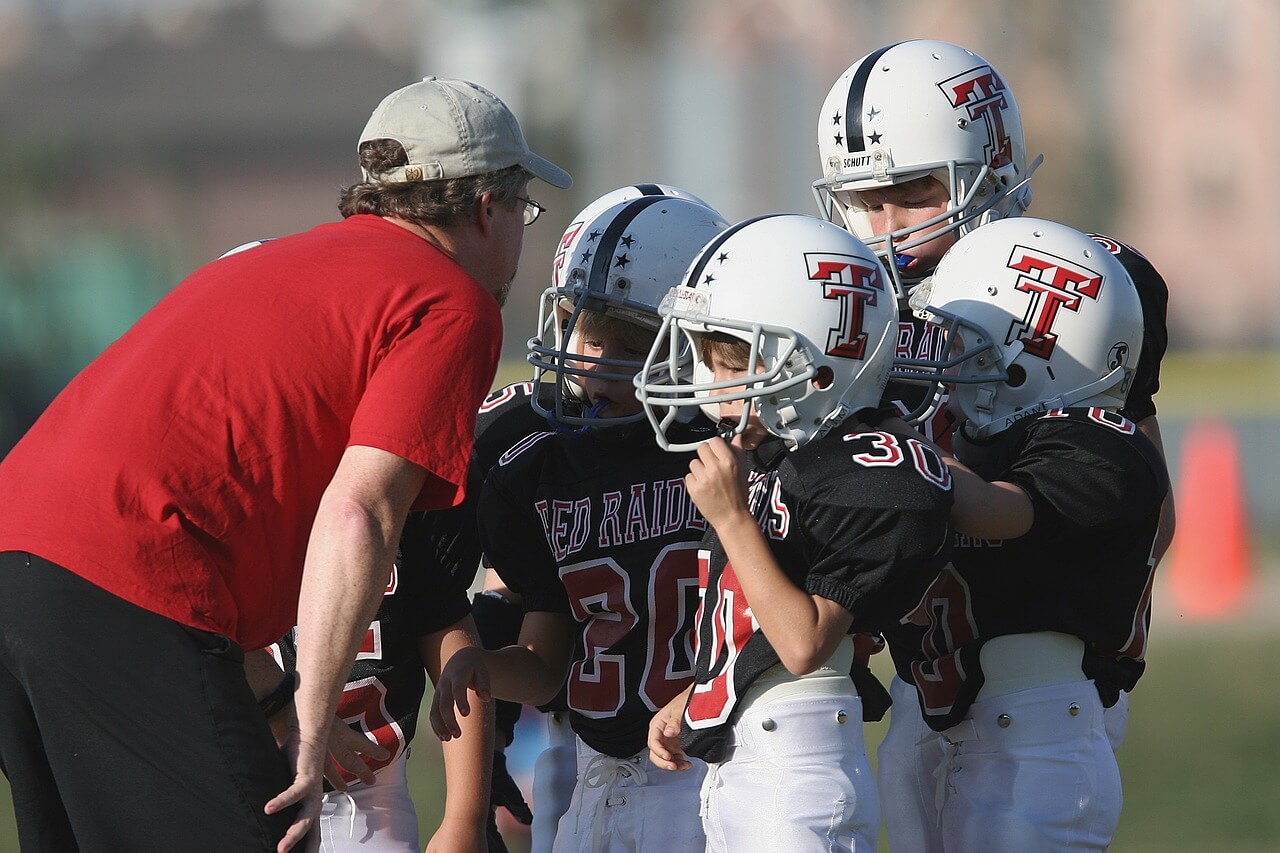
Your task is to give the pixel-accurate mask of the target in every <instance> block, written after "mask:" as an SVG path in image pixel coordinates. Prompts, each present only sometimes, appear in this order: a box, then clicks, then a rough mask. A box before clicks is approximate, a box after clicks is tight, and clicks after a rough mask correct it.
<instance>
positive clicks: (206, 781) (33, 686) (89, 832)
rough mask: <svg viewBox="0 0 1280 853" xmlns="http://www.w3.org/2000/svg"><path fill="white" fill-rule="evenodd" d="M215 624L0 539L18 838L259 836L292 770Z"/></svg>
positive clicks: (168, 846)
mask: <svg viewBox="0 0 1280 853" xmlns="http://www.w3.org/2000/svg"><path fill="white" fill-rule="evenodd" d="M243 661H244V655H243V653H242V652H241V650H240V648H239V647H238V646H237V645H236V644H235V643H233V642H231V641H230V640H228V639H227V638H225V637H221V636H218V635H216V634H210V633H207V632H204V631H197V630H194V629H191V628H187V627H185V626H182V625H180V624H178V623H177V622H174V621H172V620H170V619H166V618H164V617H162V616H157V615H156V614H154V613H151V612H149V611H146V610H143V609H142V608H139V607H135V606H134V605H132V604H129V603H128V602H126V601H123V600H121V599H119V598H116V597H115V596H113V595H111V594H110V593H107V592H105V591H104V590H102V589H100V588H98V587H96V586H94V585H93V584H91V583H88V582H87V581H85V580H83V579H81V578H80V577H78V576H77V575H75V574H73V573H71V572H69V571H67V570H66V569H63V568H62V567H60V566H57V565H54V564H53V563H49V562H47V561H45V560H42V559H40V558H39V557H34V556H31V555H28V554H24V553H19V552H12V551H10V552H5V553H0V767H2V768H3V770H4V773H5V775H6V776H7V777H8V778H9V784H10V786H11V787H12V790H13V805H14V810H15V812H16V814H17V818H18V837H19V840H20V842H21V845H22V849H23V850H24V851H30V850H48V851H64V850H72V851H73V850H83V851H129V853H133V852H134V851H152V850H156V851H161V850H163V851H170V850H184V851H187V850H190V851H202V850H208V851H219V852H220V851H233V850H267V849H273V848H274V847H275V844H276V843H277V842H278V841H279V839H280V838H281V837H282V836H283V835H284V832H285V830H286V829H288V826H289V823H290V822H291V821H292V819H293V816H294V810H292V809H290V810H287V811H286V812H285V813H283V814H276V815H270V816H268V815H265V814H263V811H262V807H263V806H264V805H265V804H266V802H267V800H269V799H271V798H272V797H274V796H275V795H276V794H278V793H280V792H281V791H283V790H284V789H285V788H286V787H288V785H289V783H290V782H291V781H292V774H291V773H290V772H289V767H288V763H287V762H286V761H285V759H284V757H283V756H282V755H281V754H280V751H279V750H278V749H277V748H276V745H275V740H274V739H273V738H272V736H271V731H270V729H269V728H268V727H267V724H266V721H265V720H264V719H263V716H262V713H261V712H260V711H259V710H258V706H257V703H256V702H255V701H254V698H253V693H252V692H251V691H250V689H249V685H248V683H247V682H246V681H245V677H244V668H243Z"/></svg>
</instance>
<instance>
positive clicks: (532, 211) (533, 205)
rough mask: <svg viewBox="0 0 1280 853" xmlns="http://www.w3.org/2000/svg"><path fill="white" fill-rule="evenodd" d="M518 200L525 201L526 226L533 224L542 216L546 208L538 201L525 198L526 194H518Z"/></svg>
mask: <svg viewBox="0 0 1280 853" xmlns="http://www.w3.org/2000/svg"><path fill="white" fill-rule="evenodd" d="M516 201H522V202H524V224H525V225H526V226H529V225H532V224H533V223H535V222H537V221H538V217H539V216H541V215H542V214H543V212H544V211H545V210H546V208H545V207H543V206H542V205H540V204H538V203H537V202H536V201H534V200H533V199H531V198H525V197H524V196H516Z"/></svg>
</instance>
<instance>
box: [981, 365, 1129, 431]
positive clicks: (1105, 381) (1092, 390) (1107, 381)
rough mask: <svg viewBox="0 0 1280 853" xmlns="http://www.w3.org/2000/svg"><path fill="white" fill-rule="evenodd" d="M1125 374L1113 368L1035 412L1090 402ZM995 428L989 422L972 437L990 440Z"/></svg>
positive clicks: (1051, 400)
mask: <svg viewBox="0 0 1280 853" xmlns="http://www.w3.org/2000/svg"><path fill="white" fill-rule="evenodd" d="M1124 374H1125V369H1124V367H1123V366H1117V367H1113V368H1111V370H1109V371H1107V372H1106V373H1105V374H1103V376H1102V377H1101V378H1099V379H1095V380H1094V381H1092V382H1090V383H1088V384H1087V385H1081V386H1080V387H1079V388H1077V389H1076V390H1074V391H1068V392H1067V393H1065V394H1060V395H1059V396H1057V397H1054V398H1052V399H1049V400H1045V401H1043V402H1040V403H1037V404H1036V406H1035V410H1034V411H1035V412H1047V411H1049V410H1050V409H1069V408H1071V407H1072V406H1075V405H1077V404H1079V403H1081V402H1082V401H1084V400H1088V399H1089V398H1090V397H1095V396H1097V395H1098V394H1102V393H1104V392H1106V391H1109V390H1111V389H1112V388H1114V387H1115V386H1116V385H1117V384H1119V383H1120V381H1121V380H1123V379H1124ZM1028 417H1030V415H1028ZM994 426H995V421H988V422H987V423H985V424H983V425H982V426H980V427H976V428H974V429H973V430H972V431H971V433H972V436H973V437H974V438H979V439H982V438H988V437H990V436H991V435H992V434H993V433H992V427H994Z"/></svg>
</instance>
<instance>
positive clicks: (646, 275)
mask: <svg viewBox="0 0 1280 853" xmlns="http://www.w3.org/2000/svg"><path fill="white" fill-rule="evenodd" d="M728 226H729V223H728V222H727V221H726V220H725V219H724V217H723V216H721V215H720V214H719V213H717V212H716V211H715V210H713V209H712V208H710V207H708V206H707V205H706V203H704V202H703V201H701V200H700V199H698V198H697V197H696V196H694V195H693V194H691V193H688V192H686V191H685V190H681V189H678V188H676V187H669V186H666V185H663V184H636V185H634V186H630V187H623V188H621V189H618V190H614V191H613V192H610V193H607V194H606V195H604V196H602V197H601V198H599V199H597V200H596V201H594V202H592V203H591V204H589V205H588V206H587V207H586V208H584V209H583V211H582V212H581V213H579V214H578V215H577V216H575V217H574V218H573V222H572V223H571V224H570V225H569V227H568V228H567V229H565V232H564V236H563V237H562V238H561V239H560V245H559V247H558V248H557V249H556V255H555V260H554V261H552V264H551V286H550V287H548V288H547V289H546V290H545V291H543V293H542V298H541V301H540V303H539V309H538V332H537V334H535V335H534V337H532V338H530V339H529V355H528V359H529V363H530V364H532V365H533V381H534V382H535V383H540V382H543V381H548V380H550V381H552V384H553V394H552V399H553V400H554V404H553V405H552V406H551V407H550V408H548V407H546V406H544V405H543V404H542V403H540V402H538V395H536V394H535V395H533V401H534V402H533V406H534V409H536V410H537V411H538V412H539V413H540V414H542V415H543V416H545V417H547V418H548V419H549V420H551V421H552V423H555V424H559V425H562V426H573V427H588V426H591V427H594V426H609V425H617V424H622V423H630V422H634V421H638V420H641V419H643V417H644V415H643V413H637V414H635V415H630V416H627V417H619V418H604V417H600V416H599V415H598V414H597V413H596V412H595V411H594V410H593V411H586V412H584V411H582V405H581V404H582V402H584V395H583V393H582V387H581V385H580V383H579V382H578V381H577V378H578V377H581V376H583V375H585V374H586V373H587V372H591V373H592V374H593V375H594V376H596V377H597V378H600V379H606V380H615V381H624V382H630V381H631V378H632V377H633V376H634V375H635V373H636V371H638V370H639V369H640V366H641V362H639V361H623V360H618V359H605V358H595V357H591V356H584V355H579V354H574V353H573V345H574V337H575V335H576V334H577V330H578V320H579V318H580V317H581V315H582V312H583V311H584V310H588V311H596V312H603V313H608V314H612V315H614V316H617V317H620V318H622V319H625V320H629V321H631V322H633V323H637V324H639V325H643V326H649V327H650V328H653V329H656V328H657V327H658V324H659V319H658V315H657V311H658V303H659V302H661V301H662V297H663V296H665V295H666V293H667V291H669V290H670V289H671V288H673V287H675V286H676V285H678V284H679V283H680V279H681V277H682V275H683V274H684V271H685V269H686V268H687V267H688V266H689V262H690V261H691V260H692V259H693V257H694V256H695V255H696V254H697V253H698V250H699V249H701V248H702V247H703V246H704V245H706V243H707V241H708V240H711V239H712V238H713V237H715V236H716V235H717V234H719V233H720V232H721V231H723V230H724V229H725V228H727V227H728ZM586 365H590V367H587V366H586ZM548 374H550V376H548ZM535 387H537V386H536V384H535Z"/></svg>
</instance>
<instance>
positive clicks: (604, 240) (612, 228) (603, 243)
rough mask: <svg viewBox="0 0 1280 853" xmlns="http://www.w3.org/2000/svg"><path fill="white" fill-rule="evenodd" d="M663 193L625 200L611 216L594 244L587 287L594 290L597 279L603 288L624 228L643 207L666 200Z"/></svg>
mask: <svg viewBox="0 0 1280 853" xmlns="http://www.w3.org/2000/svg"><path fill="white" fill-rule="evenodd" d="M666 200H667V197H666V196H665V195H646V196H642V197H640V198H633V199H632V200H631V201H629V202H627V206H626V207H624V208H622V210H620V211H618V213H617V215H616V216H614V217H613V221H612V222H610V223H609V227H608V228H606V229H605V230H604V234H603V235H601V237H600V242H599V243H597V244H596V250H595V251H596V254H595V257H594V258H592V259H591V271H590V272H589V273H588V274H587V288H588V289H590V290H595V289H596V288H594V287H592V282H596V281H599V282H600V289H603V287H604V282H606V281H608V279H609V267H610V265H611V264H612V263H613V262H614V258H613V255H614V252H616V251H617V250H618V241H619V240H621V239H622V237H623V235H624V234H625V233H626V230H627V229H628V228H630V227H631V223H632V222H633V221H635V218H636V217H637V216H639V215H640V212H641V211H643V210H644V209H645V208H647V207H650V206H652V205H655V204H658V203H659V202H663V201H666Z"/></svg>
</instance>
